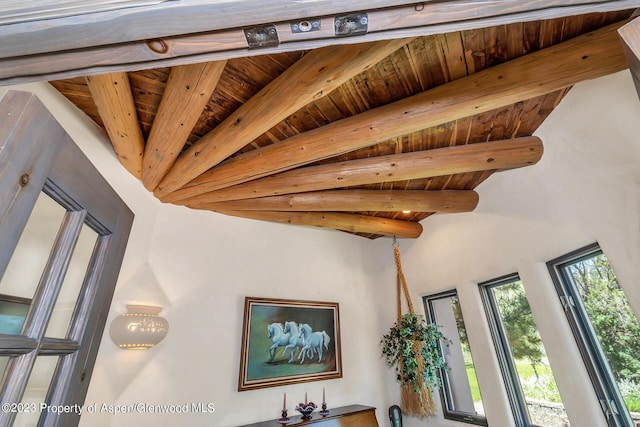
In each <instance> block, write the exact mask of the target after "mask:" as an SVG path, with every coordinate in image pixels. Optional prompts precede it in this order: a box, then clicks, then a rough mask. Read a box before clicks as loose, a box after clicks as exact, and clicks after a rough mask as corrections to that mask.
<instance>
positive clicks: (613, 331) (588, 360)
mask: <svg viewBox="0 0 640 427" xmlns="http://www.w3.org/2000/svg"><path fill="white" fill-rule="evenodd" d="M547 266H548V267H549V271H550V272H551V276H552V278H553V281H554V284H555V286H556V290H557V291H558V296H559V297H560V300H561V302H562V305H563V307H564V310H565V313H566V315H567V319H568V320H569V324H570V326H571V330H572V331H573V334H574V337H575V339H576V342H577V344H578V348H579V349H580V353H581V355H582V358H583V360H584V362H585V365H586V367H587V371H588V372H589V377H590V379H591V382H592V383H593V386H594V389H595V392H596V395H597V396H598V400H599V401H600V406H601V407H602V410H603V412H604V414H605V417H606V419H607V423H608V425H609V426H616V427H617V426H620V427H623V426H624V427H629V426H635V425H636V424H635V423H638V422H640V414H634V416H633V417H632V416H631V414H630V413H629V412H630V411H631V412H635V413H637V412H640V326H639V325H638V319H637V318H636V316H635V315H634V314H633V311H632V310H631V307H630V306H629V304H628V302H627V299H626V297H625V295H624V292H623V291H622V289H621V288H620V285H619V284H618V280H617V279H616V276H615V274H614V273H613V269H612V268H611V265H610V264H609V262H608V260H607V258H606V256H605V255H604V254H603V252H602V250H601V249H600V247H599V246H598V245H597V244H593V245H590V246H587V247H585V248H582V249H579V250H577V251H575V252H572V253H570V254H567V255H565V256H563V257H560V258H558V259H555V260H552V261H549V262H548V263H547ZM632 418H633V420H632Z"/></svg>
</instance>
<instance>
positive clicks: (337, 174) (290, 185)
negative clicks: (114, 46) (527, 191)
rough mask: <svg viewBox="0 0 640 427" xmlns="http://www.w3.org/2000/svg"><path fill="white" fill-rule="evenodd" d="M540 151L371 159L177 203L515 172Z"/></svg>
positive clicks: (524, 143) (514, 148)
mask: <svg viewBox="0 0 640 427" xmlns="http://www.w3.org/2000/svg"><path fill="white" fill-rule="evenodd" d="M542 151H543V148H542V141H541V140H540V138H538V137H535V136H529V137H524V138H517V139H510V140H504V141H493V142H483V143H479V144H470V145H459V146H454V147H446V148H436V149H433V150H426V151H418V152H413V153H403V154H394V155H388V156H379V157H371V158H366V159H359V160H351V161H347V162H342V163H332V164H328V165H320V166H309V167H304V168H299V169H295V170H292V171H288V172H283V173H280V174H277V175H273V176H268V177H265V178H260V179H257V180H255V181H250V182H246V183H243V184H239V185H235V186H233V187H228V188H224V189H222V190H216V191H212V192H210V193H205V194H201V195H198V196H195V197H192V198H190V199H187V200H183V201H179V202H178V203H179V204H188V205H189V206H192V207H197V206H201V205H204V204H206V203H212V202H221V201H225V200H240V199H251V198H256V197H265V196H276V195H282V194H294V193H303V192H306V191H318V190H327V189H332V188H340V187H349V186H354V185H365V184H375V183H378V182H393V181H405V180H410V179H421V178H430V177H434V176H444V175H452V174H456V173H464V172H475V171H486V170H500V169H508V168H516V167H522V166H528V165H532V164H534V163H536V162H537V161H538V160H540V158H541V157H542ZM163 201H164V200H163Z"/></svg>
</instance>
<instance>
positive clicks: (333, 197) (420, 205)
mask: <svg viewBox="0 0 640 427" xmlns="http://www.w3.org/2000/svg"><path fill="white" fill-rule="evenodd" d="M477 205H478V193H476V192H475V191H471V190H469V191H464V190H443V191H419V190H414V191H403V190H326V191H312V192H308V193H300V194H286V195H282V196H271V197H260V198H257V199H245V200H231V201H226V202H217V203H208V204H204V205H201V206H199V208H200V209H208V210H214V211H220V210H226V211H229V210H231V211H292V212H305V211H318V212H332V211H333V212H357V211H360V212H364V211H370V212H379V211H382V212H400V211H412V212H443V213H454V212H471V211H472V210H474V209H475V207H476V206H477Z"/></svg>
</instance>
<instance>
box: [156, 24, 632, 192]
mask: <svg viewBox="0 0 640 427" xmlns="http://www.w3.org/2000/svg"><path fill="white" fill-rule="evenodd" d="M620 25H622V23H618V24H613V25H610V26H607V27H604V28H602V29H599V30H596V31H593V32H591V33H587V34H585V35H582V36H579V37H575V38H573V39H571V40H568V41H566V42H563V43H560V44H558V45H555V46H552V47H549V48H546V49H543V50H540V51H538V52H534V53H531V54H529V55H525V56H522V57H520V58H517V59H514V60H512V61H509V62H506V63H503V64H500V65H497V66H495V67H491V68H488V69H485V70H483V71H480V72H478V73H474V74H471V75H470V76H468V77H464V78H461V79H458V80H454V81H451V82H449V83H446V84H444V85H441V86H437V87H435V88H433V89H430V90H428V91H425V92H423V93H420V94H417V95H414V96H411V97H408V98H405V99H402V100H400V101H396V102H394V103H392V104H388V105H385V106H382V107H378V108H375V109H372V110H369V111H366V112H364V113H361V114H358V115H356V116H352V117H348V118H346V119H342V120H338V121H335V122H333V123H330V124H328V125H326V126H322V127H320V128H317V129H314V130H311V131H308V132H305V133H302V134H299V135H295V136H293V137H291V138H288V139H287V140H285V141H283V142H280V143H275V144H272V145H270V146H267V147H263V148H259V149H256V150H252V151H250V152H247V153H245V154H242V155H239V156H236V157H234V158H232V159H229V160H228V161H226V162H225V163H223V164H221V165H219V166H218V167H216V168H213V169H211V170H210V171H208V172H206V173H205V174H203V175H202V176H200V177H198V178H197V179H195V180H193V181H192V182H190V183H189V184H187V185H186V186H185V188H183V189H181V190H177V191H175V194H174V195H171V196H169V197H168V198H167V199H171V200H178V199H180V198H185V197H193V196H195V195H197V194H202V193H205V192H208V191H213V190H216V189H220V188H225V187H228V186H230V185H234V184H239V183H242V182H246V181H249V180H252V179H256V178H260V177H263V176H267V175H270V174H274V173H277V172H281V171H284V170H287V169H291V168H294V167H298V166H301V165H304V164H308V163H311V162H314V161H317V160H320V159H324V158H328V157H332V156H336V155H338V154H342V153H346V152H349V151H352V150H356V149H358V148H362V147H366V146H369V145H374V144H377V143H379V142H381V141H384V140H386V139H389V138H392V137H395V136H400V135H406V134H409V133H411V132H415V131H418V130H420V129H425V128H428V127H430V126H436V125H439V124H442V123H446V122H449V121H452V120H456V119H460V118H463V117H467V116H471V115H474V114H479V113H482V112H486V111H490V110H493V109H495V108H499V107H503V106H506V105H510V104H513V103H516V102H519V101H521V100H522V99H529V98H534V97H536V96H540V95H544V94H547V93H549V92H553V91H555V90H559V89H562V88H566V87H568V86H571V85H574V84H575V83H578V82H580V81H582V80H587V79H592V78H596V77H601V76H604V75H607V74H610V73H614V72H616V71H620V70H623V69H625V68H626V67H627V65H626V62H625V58H624V53H623V51H622V48H621V44H620V40H619V38H618V35H617V33H616V30H617V28H619V27H620ZM172 172H173V171H172ZM176 173H181V174H183V178H182V179H179V178H175V179H174V182H183V181H184V178H187V175H186V174H184V172H178V171H176ZM188 176H193V174H190V175H188ZM163 186H164V183H162V184H161V185H160V187H159V188H158V190H157V191H156V196H157V197H160V198H161V199H162V198H164V197H165V196H166V195H167V193H169V188H164V187H163Z"/></svg>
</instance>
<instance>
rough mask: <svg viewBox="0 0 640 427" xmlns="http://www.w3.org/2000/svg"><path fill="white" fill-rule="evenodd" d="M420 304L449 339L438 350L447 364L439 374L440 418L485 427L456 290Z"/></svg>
mask: <svg viewBox="0 0 640 427" xmlns="http://www.w3.org/2000/svg"><path fill="white" fill-rule="evenodd" d="M423 302H424V306H425V312H426V313H427V317H428V320H429V321H430V322H432V323H436V324H437V325H438V326H439V327H440V331H441V332H442V334H443V335H444V336H445V337H447V339H448V340H449V344H448V345H444V346H442V345H441V347H440V351H441V352H442V354H443V356H444V358H445V360H446V361H447V364H448V365H449V370H441V371H440V377H441V379H442V387H441V388H440V396H441V398H442V408H443V412H444V417H445V418H447V419H451V420H456V421H462V422H466V423H470V424H475V425H481V426H486V425H487V419H486V418H485V415H484V409H483V406H482V397H481V396H480V388H479V387H478V379H477V378H476V370H475V367H474V364H473V359H472V358H471V350H470V348H469V340H468V339H467V330H466V328H465V326H464V319H463V317H462V311H461V310H460V301H459V300H458V295H457V293H456V291H455V290H452V291H448V292H443V293H439V294H436V295H430V296H425V297H424V298H423Z"/></svg>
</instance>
